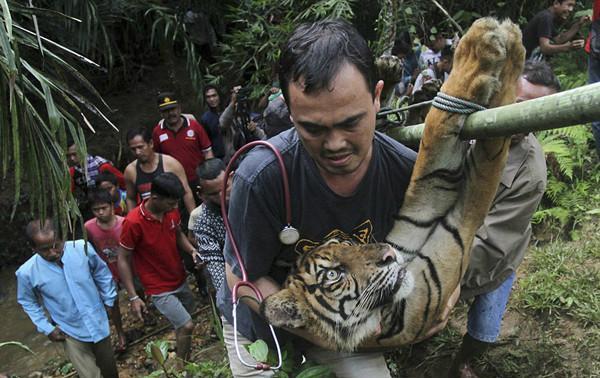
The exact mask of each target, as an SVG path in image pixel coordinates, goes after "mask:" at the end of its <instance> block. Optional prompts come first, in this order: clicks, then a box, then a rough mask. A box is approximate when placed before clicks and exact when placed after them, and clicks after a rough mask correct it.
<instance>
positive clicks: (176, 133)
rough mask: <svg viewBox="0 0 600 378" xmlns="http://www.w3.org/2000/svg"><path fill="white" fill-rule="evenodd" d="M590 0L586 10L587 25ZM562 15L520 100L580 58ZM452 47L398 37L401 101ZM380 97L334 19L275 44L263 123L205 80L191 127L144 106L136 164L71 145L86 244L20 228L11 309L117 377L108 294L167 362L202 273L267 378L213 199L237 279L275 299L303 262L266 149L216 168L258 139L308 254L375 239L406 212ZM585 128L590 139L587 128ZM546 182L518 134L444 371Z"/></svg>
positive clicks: (364, 362) (520, 243)
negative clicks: (286, 240)
mask: <svg viewBox="0 0 600 378" xmlns="http://www.w3.org/2000/svg"><path fill="white" fill-rule="evenodd" d="M599 2H600V1H595V3H594V13H593V17H592V18H591V21H593V22H594V23H595V22H597V20H598V18H599V17H598V16H599V13H600V6H599ZM573 5H574V0H563V1H558V0H556V1H553V2H551V5H550V7H549V8H548V9H546V10H544V11H542V12H540V13H539V14H538V15H536V16H535V17H534V18H533V19H532V20H531V21H530V23H529V24H528V25H527V26H526V27H525V28H524V34H523V42H524V45H525V47H526V49H527V56H528V57H530V60H529V61H528V62H527V63H526V65H525V70H524V72H523V74H522V76H521V78H520V80H519V84H518V93H517V94H518V101H526V100H528V99H532V98H537V97H541V96H545V95H549V94H552V93H555V92H557V91H559V90H560V84H559V82H558V80H557V79H556V76H554V74H553V72H552V69H551V68H550V66H549V65H548V63H547V62H545V59H546V57H547V56H548V55H551V54H556V53H560V52H562V51H567V50H570V49H575V48H582V47H584V43H583V40H582V41H580V40H577V39H574V38H575V36H576V33H577V31H579V29H580V28H581V26H582V25H584V24H585V23H586V22H588V21H590V19H589V18H586V17H583V18H581V19H579V20H577V21H576V22H575V23H574V24H573V26H572V27H570V28H568V29H567V31H565V32H564V33H562V34H557V33H556V24H558V23H562V22H565V21H566V20H567V18H568V16H569V15H570V13H571V12H572V10H573ZM455 42H456V41H455V40H448V39H446V38H444V37H443V36H442V35H441V34H439V35H437V36H435V37H434V38H431V39H430V43H428V46H427V48H426V50H424V51H423V52H422V53H420V54H415V50H414V49H412V46H411V44H410V43H406V41H402V42H398V43H397V45H396V46H395V48H394V53H396V54H398V55H399V56H400V55H401V56H402V58H403V59H405V61H406V62H407V64H406V66H405V68H406V70H405V75H404V76H403V79H402V82H401V88H400V89H399V91H401V92H403V93H404V94H411V92H413V91H414V93H416V92H418V91H420V90H422V88H423V85H425V84H426V83H427V82H429V81H431V80H438V81H440V82H443V81H444V80H445V78H446V77H447V75H448V73H449V72H450V71H451V69H452V45H453V44H454V43H455ZM598 43H599V42H598V41H597V40H595V39H594V37H592V38H590V39H589V40H588V41H587V44H585V47H586V49H587V50H588V51H589V52H590V65H589V67H590V68H589V70H590V82H595V81H598V77H599V76H600V73H599V72H598V67H599V66H600V64H599V63H598V59H599V58H598V56H599V54H598V50H597V49H598V46H597V45H598ZM382 88H383V82H382V81H377V80H376V77H375V73H374V63H373V56H372V54H371V52H370V50H369V48H368V45H367V43H366V41H365V40H364V39H363V37H361V36H360V35H359V34H358V32H357V31H356V30H355V29H354V28H353V27H352V26H351V25H349V24H348V23H346V22H343V21H337V20H328V21H321V22H316V23H312V24H304V25H301V26H299V27H298V28H297V29H296V30H295V31H294V32H293V33H292V35H291V37H290V38H289V40H288V42H287V44H286V45H285V46H284V47H283V49H282V52H281V60H280V66H279V82H274V83H273V88H272V89H271V91H270V93H269V95H268V99H267V101H268V102H267V105H266V107H265V109H264V111H263V112H262V114H255V113H252V112H251V111H250V109H249V107H248V98H247V92H245V89H244V88H241V87H240V86H235V87H233V89H232V90H231V96H230V101H229V103H228V104H227V105H225V104H224V102H223V100H222V96H221V93H220V91H219V88H217V87H215V86H206V87H205V88H204V93H203V95H204V99H205V103H206V107H207V110H206V111H205V112H204V113H203V114H202V116H201V117H199V118H198V119H196V117H194V116H193V115H191V114H185V113H182V109H181V104H180V102H179V101H178V98H177V95H176V94H175V93H173V92H162V93H160V94H159V95H158V98H157V108H158V111H159V113H160V116H161V120H160V121H159V122H158V123H157V124H156V125H155V126H154V127H153V128H152V130H150V129H148V128H145V127H138V128H134V129H131V130H129V131H128V132H127V134H126V142H127V145H128V147H129V149H130V151H131V153H132V155H133V157H134V158H135V159H134V160H133V161H131V162H130V163H129V164H128V165H127V167H126V168H125V170H124V172H123V173H121V172H120V171H119V170H118V169H117V168H115V167H114V166H113V165H112V163H111V162H110V161H108V160H107V159H104V158H102V157H100V156H93V155H88V156H83V157H82V156H80V155H79V154H78V146H77V143H76V142H75V141H70V142H69V143H68V144H69V146H68V149H67V161H68V163H69V165H70V174H71V178H72V190H73V191H74V192H77V193H79V194H80V195H79V196H78V197H79V198H85V200H82V201H81V206H85V207H86V208H87V210H88V212H89V213H90V214H91V215H92V216H91V217H90V218H89V219H87V220H86V222H85V230H86V234H87V241H84V240H76V241H73V242H72V241H65V240H63V239H62V237H61V236H60V233H59V230H60V227H59V225H58V224H56V220H55V219H52V218H47V219H45V218H41V219H40V218H38V219H35V220H33V221H31V222H30V223H29V224H28V226H27V229H26V234H27V237H28V240H29V242H30V245H31V248H32V250H33V251H34V252H35V253H34V255H33V257H31V258H30V259H29V260H28V261H27V262H26V263H25V264H23V265H22V266H21V267H20V268H19V270H18V271H17V273H16V275H17V280H18V301H19V303H20V304H21V305H22V306H23V309H24V310H25V312H26V313H27V314H28V315H29V316H30V318H31V320H32V321H33V323H34V324H35V325H36V326H37V328H38V330H39V331H40V332H42V333H44V334H46V335H48V337H49V339H50V340H52V341H55V342H64V345H65V352H66V354H67V356H68V358H69V359H70V360H71V362H72V363H73V366H74V367H75V369H76V370H77V372H78V373H79V375H80V376H81V377H116V376H118V372H117V367H116V363H115V358H114V354H113V346H112V345H111V339H110V327H109V318H110V320H111V321H112V322H113V324H114V326H115V330H116V340H117V344H116V345H115V347H114V349H115V350H117V351H124V350H125V349H126V347H127V338H126V334H125V331H124V329H123V321H122V319H121V318H122V315H121V312H120V307H119V299H118V295H117V294H118V290H119V289H124V290H125V291H126V293H127V301H128V304H129V306H130V308H131V311H132V314H133V315H134V317H135V318H136V319H139V320H140V321H143V320H144V318H145V317H146V316H147V312H148V306H149V303H150V302H151V303H152V305H153V306H154V307H155V308H156V309H157V310H158V311H159V312H160V313H161V314H162V315H163V316H164V317H165V318H166V319H168V321H169V322H170V323H171V324H172V326H173V328H174V329H175V334H176V352H177V356H178V357H180V358H181V360H188V359H189V358H190V350H191V343H192V333H193V330H194V320H193V313H194V310H195V308H196V303H197V294H195V293H193V292H192V290H191V289H190V287H189V286H188V284H187V279H186V277H187V275H188V274H194V275H196V281H197V283H198V290H199V292H200V293H201V295H202V296H206V295H211V294H209V291H210V290H209V289H208V287H207V283H206V280H205V277H204V275H203V274H202V269H203V268H205V269H206V271H207V272H208V276H209V277H210V281H211V286H212V287H213V289H214V291H215V292H216V297H217V304H218V307H219V310H220V312H221V316H222V322H223V335H224V339H225V343H226V347H227V350H228V354H229V357H230V366H231V370H232V372H233V374H234V376H236V377H238V376H251V375H256V376H270V375H271V374H272V372H269V371H262V372H261V371H256V370H253V369H250V368H248V367H246V366H244V365H243V364H241V363H240V362H239V360H238V357H237V352H236V350H235V346H234V338H237V339H238V341H239V343H240V344H243V345H245V344H249V343H251V342H252V341H254V340H256V339H257V338H264V339H269V333H268V329H267V328H266V326H267V324H266V323H265V321H264V320H263V319H262V318H261V316H260V315H259V314H258V305H257V304H256V303H255V302H253V301H243V302H242V303H241V304H240V306H239V308H238V319H237V322H238V325H237V330H234V328H233V326H232V324H233V319H232V313H231V310H232V308H231V306H232V304H231V287H232V286H233V285H234V284H235V283H237V282H239V281H240V279H241V278H240V277H241V271H240V266H239V264H238V261H237V260H236V258H235V253H234V250H233V246H232V243H231V242H230V241H228V240H226V232H225V227H224V224H223V219H222V217H221V202H220V196H221V191H222V190H223V188H224V187H226V199H227V205H228V207H229V218H230V222H231V228H232V230H233V233H234V234H235V235H239V236H240V237H239V238H238V246H237V247H238V248H239V252H240V254H241V256H242V258H243V260H244V262H245V265H246V269H247V271H248V277H249V279H250V280H251V281H252V282H253V283H254V284H255V285H256V286H257V287H258V288H259V289H260V290H261V292H262V294H263V295H264V296H268V295H269V294H272V293H274V292H276V291H277V290H279V288H280V287H281V285H282V283H283V281H284V279H285V277H286V275H287V274H289V271H290V267H291V266H292V264H293V262H294V260H295V258H296V255H297V253H301V252H302V251H298V250H297V248H298V247H297V246H294V245H292V246H282V245H281V242H280V240H279V238H278V235H279V233H280V230H281V229H282V228H283V227H284V226H285V224H284V223H285V222H284V219H283V218H284V217H283V215H282V214H284V213H285V210H284V204H283V201H282V198H281V195H280V194H279V193H280V182H281V181H280V179H279V177H280V176H279V175H280V173H279V168H278V167H277V163H276V160H275V158H274V156H272V155H271V153H270V152H269V151H268V150H266V149H254V150H251V151H250V152H249V153H247V155H246V156H245V157H244V159H243V160H242V161H241V163H239V165H238V166H237V168H236V171H235V175H230V176H229V177H226V176H225V166H226V164H227V163H229V161H230V160H231V158H232V156H233V154H234V153H235V152H236V151H237V150H238V149H239V148H241V147H242V146H244V145H245V144H247V143H249V142H251V141H255V140H265V139H267V138H269V141H270V142H271V143H272V144H273V145H274V146H275V147H277V149H278V150H279V151H281V154H282V155H283V160H284V162H285V166H286V169H287V171H288V175H289V177H288V180H289V182H290V187H291V188H292V192H291V196H292V198H293V201H292V209H291V210H292V211H291V212H292V214H293V224H294V225H296V227H298V229H299V230H300V233H301V237H302V239H304V240H311V241H315V245H318V244H321V243H326V242H331V240H329V239H330V238H331V237H332V236H331V235H334V236H335V237H337V235H338V234H339V233H344V234H348V235H352V232H353V230H354V229H355V228H356V227H357V226H359V225H361V224H364V223H365V222H369V224H370V226H371V228H370V231H369V232H370V234H369V235H367V236H366V237H364V238H362V240H363V241H364V242H372V241H375V240H383V239H384V238H385V235H386V234H387V233H388V232H389V231H390V229H391V227H392V224H393V214H395V213H396V212H397V210H398V209H399V207H400V205H401V204H402V201H403V198H404V192H405V190H406V187H407V185H408V182H409V179H410V175H411V172H412V168H413V164H414V161H415V158H416V153H415V152H414V151H412V150H411V149H409V148H407V147H405V146H403V145H402V144H400V143H399V142H397V141H395V140H392V139H391V138H389V137H387V136H385V135H384V134H381V133H379V132H375V115H376V113H377V112H378V111H379V109H380V94H381V91H382ZM594 133H595V136H596V141H597V142H598V145H599V146H600V126H598V122H596V123H594ZM374 183H376V184H374ZM545 185H546V166H545V159H544V155H543V152H542V150H541V147H540V145H539V143H538V142H537V140H536V138H535V136H534V135H532V134H528V135H518V136H514V137H513V139H512V142H511V147H510V154H509V158H508V163H507V166H506V168H505V170H504V172H503V174H502V180H501V184H500V187H499V188H498V192H497V194H496V198H495V200H494V203H493V205H492V208H491V210H490V212H489V214H488V216H487V218H486V219H485V222H484V225H483V226H482V227H481V229H480V231H479V232H478V233H477V235H476V238H475V242H474V244H473V252H472V258H471V264H470V266H469V269H468V271H467V273H466V275H465V277H464V279H463V285H462V290H461V292H460V295H461V297H462V298H463V299H465V300H470V301H472V302H471V304H470V307H469V315H468V326H467V333H466V334H465V336H464V338H463V342H462V345H461V348H460V351H459V352H458V353H457V355H456V356H455V358H454V360H453V363H452V366H451V367H450V370H451V375H452V376H475V375H474V374H475V373H474V372H473V369H472V366H471V365H472V361H473V359H474V358H476V357H477V356H479V355H481V354H482V353H483V352H484V351H485V350H486V349H487V348H488V347H489V345H491V344H492V343H493V342H494V341H495V340H496V339H497V337H498V335H499V332H500V328H501V322H502V316H503V314H504V311H505V307H506V303H507V301H508V298H509V294H510V291H511V287H512V283H513V281H514V279H515V272H516V269H517V267H518V266H519V264H520V263H521V261H522V259H523V256H524V254H525V251H526V249H527V245H528V242H529V238H530V235H531V225H530V220H531V217H532V215H533V212H534V211H535V209H536V207H537V205H538V204H539V202H540V200H541V197H542V194H543V193H544V189H545ZM365 204H368V206H365ZM84 214H85V212H84ZM315 219H318V222H315ZM241 295H244V293H243V292H241ZM235 332H237V333H238V334H237V335H235ZM298 336H299V337H300V338H305V339H306V340H309V341H312V342H314V343H313V344H310V343H309V344H308V346H307V345H304V350H303V353H304V354H305V355H306V356H307V357H308V358H311V359H313V360H315V361H318V362H319V363H322V364H325V365H328V366H329V367H331V368H332V370H333V371H334V372H335V373H336V374H338V376H340V377H362V376H366V375H371V376H374V377H389V376H390V372H389V370H388V369H387V367H386V364H385V360H384V358H383V355H382V353H381V352H361V353H338V352H332V351H327V350H324V349H322V348H320V347H318V346H316V345H318V342H317V341H316V340H314V339H313V338H312V337H313V336H309V335H304V334H301V333H300V334H297V335H296V337H298ZM296 340H297V339H296ZM240 351H241V353H242V355H243V358H244V359H245V360H247V361H252V360H253V358H252V356H250V355H249V353H247V351H246V350H245V349H244V348H242V349H241V350H240Z"/></svg>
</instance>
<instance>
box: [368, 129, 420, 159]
mask: <svg viewBox="0 0 600 378" xmlns="http://www.w3.org/2000/svg"><path fill="white" fill-rule="evenodd" d="M374 143H376V144H378V145H379V146H380V150H381V151H382V152H383V156H384V157H385V156H386V155H387V156H392V157H396V158H398V159H402V160H407V161H410V162H413V163H414V162H415V160H417V153H416V152H415V151H413V150H411V149H410V148H408V147H406V146H405V145H403V144H402V143H400V142H398V141H397V140H395V139H393V138H391V137H389V136H387V135H385V134H383V133H380V132H378V131H376V132H375V139H374Z"/></svg>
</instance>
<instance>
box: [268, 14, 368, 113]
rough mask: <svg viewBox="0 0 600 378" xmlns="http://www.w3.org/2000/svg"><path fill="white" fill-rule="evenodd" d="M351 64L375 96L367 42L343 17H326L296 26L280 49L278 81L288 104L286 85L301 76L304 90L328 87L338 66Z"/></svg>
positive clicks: (312, 90)
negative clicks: (341, 18)
mask: <svg viewBox="0 0 600 378" xmlns="http://www.w3.org/2000/svg"><path fill="white" fill-rule="evenodd" d="M345 63H350V64H352V65H354V66H355V67H356V68H357V69H358V71H359V72H360V73H361V74H362V76H363V78H364V79H365V82H366V84H367V88H369V91H370V92H371V95H372V96H374V95H375V83H376V80H375V69H374V66H375V63H374V59H373V53H372V52H371V50H370V49H369V46H368V45H367V41H365V39H364V38H363V37H362V36H361V35H360V34H359V33H358V31H357V30H356V28H355V27H354V26H352V25H351V24H349V23H348V22H346V21H344V20H339V19H328V20H322V21H318V22H314V23H305V24H302V25H300V26H298V27H297V28H296V29H295V30H294V32H293V33H292V35H291V36H290V38H289V39H288V41H287V42H286V44H285V45H284V46H283V48H282V49H281V58H280V59H279V70H278V71H279V82H280V83H281V91H282V92H283V96H284V98H285V100H286V102H287V104H288V106H289V85H290V83H291V82H295V81H298V80H299V79H300V78H302V81H303V82H302V83H303V86H304V93H314V92H318V91H320V90H322V89H324V88H327V89H329V86H330V84H331V81H332V80H333V79H335V76H336V74H337V73H338V72H339V70H340V68H341V67H342V66H343V65H344V64H345Z"/></svg>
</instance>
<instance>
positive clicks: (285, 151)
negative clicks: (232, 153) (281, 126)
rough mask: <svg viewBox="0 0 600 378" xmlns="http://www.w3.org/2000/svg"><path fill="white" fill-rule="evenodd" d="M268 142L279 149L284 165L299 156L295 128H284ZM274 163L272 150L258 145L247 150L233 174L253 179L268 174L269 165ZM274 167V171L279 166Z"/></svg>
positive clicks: (298, 141) (275, 159)
mask: <svg viewBox="0 0 600 378" xmlns="http://www.w3.org/2000/svg"><path fill="white" fill-rule="evenodd" d="M268 142H269V143H270V144H271V145H272V146H273V147H275V148H276V149H277V151H279V153H280V154H281V156H282V158H283V160H284V162H285V164H286V165H288V164H290V162H291V163H292V164H293V161H295V160H296V159H299V158H300V154H299V151H300V150H299V146H300V139H299V138H298V134H297V133H296V130H295V129H293V128H292V129H289V130H286V131H284V132H282V133H280V134H278V135H276V136H274V137H273V138H271V139H269V140H268ZM276 164H277V157H276V156H275V154H274V153H273V151H271V149H270V148H268V147H266V146H258V147H255V148H253V149H252V150H251V151H250V152H248V154H247V155H246V157H245V158H244V160H242V162H241V163H240V165H239V167H238V169H237V170H236V171H235V174H236V176H240V177H243V178H244V179H245V180H247V181H254V179H256V177H258V176H262V175H265V174H270V172H271V169H269V167H275V165H276ZM276 168H277V171H276V172H279V167H278V166H277V167H276ZM273 172H275V171H273ZM277 174H278V173H277Z"/></svg>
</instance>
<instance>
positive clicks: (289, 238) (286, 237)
mask: <svg viewBox="0 0 600 378" xmlns="http://www.w3.org/2000/svg"><path fill="white" fill-rule="evenodd" d="M258 145H261V146H265V147H268V148H269V149H270V150H271V151H272V152H273V154H275V157H276V158H277V162H278V163H279V169H280V170H281V177H282V181H283V194H284V199H285V221H286V225H285V226H284V227H283V229H282V230H281V231H280V232H279V241H281V243H282V244H284V245H293V244H295V243H296V242H297V241H298V239H300V233H299V232H298V230H297V229H296V228H294V227H293V226H292V225H291V222H292V205H291V199H290V188H289V183H288V177H287V170H286V169H285V165H284V163H283V157H282V156H281V153H279V150H277V148H275V146H273V145H272V144H271V143H269V142H265V141H263V140H258V141H254V142H250V143H248V144H246V145H244V146H243V147H242V148H240V149H239V150H237V151H236V153H235V154H234V155H233V157H232V158H231V160H230V161H229V164H227V168H226V169H225V182H224V183H223V189H222V190H221V215H222V216H223V224H224V225H225V230H226V231H227V237H228V238H229V242H230V243H231V248H232V249H233V252H234V253H235V257H236V259H237V262H238V265H239V267H240V271H241V272H242V280H241V281H238V282H237V283H236V284H235V285H234V286H233V288H232V289H231V302H232V304H233V310H232V312H233V314H232V315H233V339H234V340H233V342H234V346H235V352H236V353H237V357H238V359H239V360H240V362H241V363H242V364H243V365H245V366H247V367H249V368H253V369H256V370H277V369H280V368H281V365H282V363H283V359H282V357H281V347H280V346H279V340H278V339H277V335H276V334H275V330H274V329H273V326H272V325H271V324H269V330H270V331H271V335H272V336H273V340H274V341H275V347H276V350H277V362H278V363H277V366H275V367H272V366H270V365H269V364H265V363H261V362H258V363H256V365H254V364H251V363H248V362H246V361H244V359H243V358H242V355H241V353H240V346H239V342H238V332H237V305H238V303H239V301H240V299H241V298H242V297H239V298H238V290H239V288H241V287H242V286H246V287H248V288H249V289H250V290H252V291H253V292H254V294H255V295H256V298H257V299H258V302H262V301H263V296H262V294H261V292H260V290H258V288H257V287H256V286H255V285H254V284H253V283H252V282H250V281H248V274H247V273H246V267H245V266H244V261H243V260H242V256H241V255H240V251H239V249H238V246H237V243H236V242H235V238H234V237H233V234H232V232H231V226H230V224H229V219H228V218H227V204H226V196H227V181H228V178H229V174H230V173H231V171H232V168H233V165H234V164H235V162H236V160H237V159H238V158H239V157H240V155H242V154H243V153H245V152H246V151H248V150H250V149H251V148H253V147H255V146H258ZM248 298H252V297H248ZM252 299H254V298H252Z"/></svg>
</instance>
